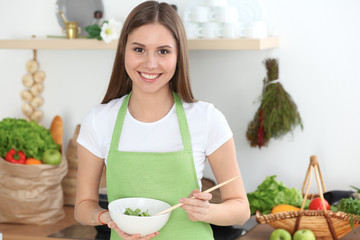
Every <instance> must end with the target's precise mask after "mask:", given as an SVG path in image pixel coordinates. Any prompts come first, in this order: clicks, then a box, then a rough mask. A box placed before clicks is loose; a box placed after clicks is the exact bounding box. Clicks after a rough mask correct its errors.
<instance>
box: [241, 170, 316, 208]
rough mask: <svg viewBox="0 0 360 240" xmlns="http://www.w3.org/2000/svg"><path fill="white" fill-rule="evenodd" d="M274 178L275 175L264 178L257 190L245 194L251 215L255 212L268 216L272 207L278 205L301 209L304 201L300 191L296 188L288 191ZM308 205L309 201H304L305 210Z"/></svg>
mask: <svg viewBox="0 0 360 240" xmlns="http://www.w3.org/2000/svg"><path fill="white" fill-rule="evenodd" d="M275 178H276V175H273V176H270V177H269V176H268V177H266V178H265V180H264V181H263V182H262V183H261V184H260V185H259V186H258V187H257V190H255V191H254V192H251V193H248V194H247V197H248V200H249V204H250V210H251V214H252V215H253V214H255V213H256V211H260V212H261V213H262V214H268V213H270V211H271V209H272V208H273V207H274V206H276V205H279V204H289V205H292V206H296V207H301V205H302V203H303V200H304V198H303V196H302V194H301V191H300V190H299V189H296V188H291V189H290V188H288V187H287V186H285V185H284V184H283V183H282V182H280V181H276V180H275ZM309 203H310V201H309V200H306V204H305V209H306V208H308V206H309Z"/></svg>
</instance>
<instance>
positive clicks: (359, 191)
mask: <svg viewBox="0 0 360 240" xmlns="http://www.w3.org/2000/svg"><path fill="white" fill-rule="evenodd" d="M350 187H352V188H353V189H355V190H356V191H357V193H360V188H357V187H355V186H350Z"/></svg>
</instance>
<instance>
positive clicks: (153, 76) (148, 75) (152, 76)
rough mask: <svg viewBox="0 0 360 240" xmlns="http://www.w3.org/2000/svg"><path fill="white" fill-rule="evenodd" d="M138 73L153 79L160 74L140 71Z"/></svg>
mask: <svg viewBox="0 0 360 240" xmlns="http://www.w3.org/2000/svg"><path fill="white" fill-rule="evenodd" d="M140 74H141V76H142V77H143V78H147V79H155V78H157V77H158V76H160V74H147V73H140Z"/></svg>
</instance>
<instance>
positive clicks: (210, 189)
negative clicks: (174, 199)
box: [152, 176, 240, 216]
mask: <svg viewBox="0 0 360 240" xmlns="http://www.w3.org/2000/svg"><path fill="white" fill-rule="evenodd" d="M239 177H240V176H236V177H233V178H230V179H229V180H227V181H225V182H222V183H220V184H218V185H216V186H214V187H212V188H209V189H208V190H205V191H203V192H204V193H208V192H212V191H214V190H215V189H217V188H219V187H222V186H224V185H225V184H228V183H229V182H232V181H234V180H235V179H237V178H239ZM192 198H194V197H192ZM182 205H184V204H183V203H178V204H176V205H174V206H172V207H170V208H168V209H165V210H163V211H161V212H158V213H156V214H154V215H152V216H159V215H162V214H165V213H168V212H170V211H172V210H174V209H175V208H178V207H181V206H182Z"/></svg>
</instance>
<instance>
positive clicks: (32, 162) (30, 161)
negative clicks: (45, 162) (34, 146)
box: [25, 158, 42, 165]
mask: <svg viewBox="0 0 360 240" xmlns="http://www.w3.org/2000/svg"><path fill="white" fill-rule="evenodd" d="M25 164H27V165H37V164H42V162H41V161H40V160H38V159H35V158H28V159H26V162H25Z"/></svg>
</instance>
